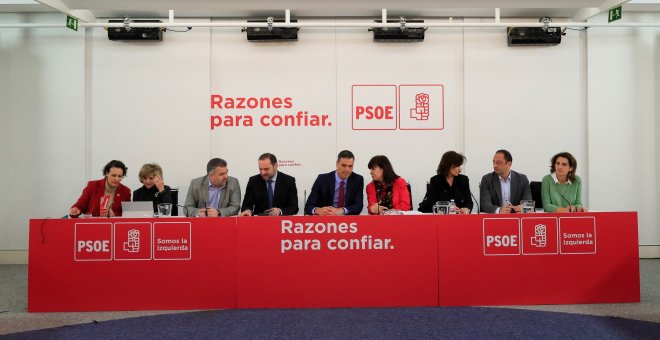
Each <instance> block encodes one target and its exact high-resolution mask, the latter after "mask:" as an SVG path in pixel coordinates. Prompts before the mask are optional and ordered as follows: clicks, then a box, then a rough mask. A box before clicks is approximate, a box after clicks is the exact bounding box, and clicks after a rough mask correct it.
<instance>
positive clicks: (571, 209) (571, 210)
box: [559, 192, 573, 212]
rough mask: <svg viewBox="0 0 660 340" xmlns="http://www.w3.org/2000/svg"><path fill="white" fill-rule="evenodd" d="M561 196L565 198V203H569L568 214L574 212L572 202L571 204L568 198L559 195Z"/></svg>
mask: <svg viewBox="0 0 660 340" xmlns="http://www.w3.org/2000/svg"><path fill="white" fill-rule="evenodd" d="M559 196H561V198H563V199H564V201H566V203H568V212H573V204H571V202H569V201H568V200H567V199H566V197H564V195H562V194H561V192H560V193H559Z"/></svg>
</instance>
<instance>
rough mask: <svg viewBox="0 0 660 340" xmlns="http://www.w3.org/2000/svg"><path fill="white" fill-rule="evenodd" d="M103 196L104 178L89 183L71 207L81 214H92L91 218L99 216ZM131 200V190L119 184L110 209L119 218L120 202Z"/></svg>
mask: <svg viewBox="0 0 660 340" xmlns="http://www.w3.org/2000/svg"><path fill="white" fill-rule="evenodd" d="M103 195H105V177H104V178H102V179H99V180H95V181H89V182H88V183H87V186H86V187H85V189H83V192H82V194H81V195H80V198H78V201H76V203H75V204H74V205H73V206H74V207H76V208H78V209H80V211H81V212H82V213H83V214H92V216H99V214H100V213H101V197H103ZM130 200H131V189H129V188H128V187H127V186H125V185H123V184H121V183H119V187H117V190H116V191H115V198H114V199H113V201H112V206H111V207H110V208H111V209H112V211H114V213H115V215H117V216H121V212H122V211H121V202H122V201H130Z"/></svg>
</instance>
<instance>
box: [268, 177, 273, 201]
mask: <svg viewBox="0 0 660 340" xmlns="http://www.w3.org/2000/svg"><path fill="white" fill-rule="evenodd" d="M272 207H273V180H272V179H269V180H268V208H272Z"/></svg>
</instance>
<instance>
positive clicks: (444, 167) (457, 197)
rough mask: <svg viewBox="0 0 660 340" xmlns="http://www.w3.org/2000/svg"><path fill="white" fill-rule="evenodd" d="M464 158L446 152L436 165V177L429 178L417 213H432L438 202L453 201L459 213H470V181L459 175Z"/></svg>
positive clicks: (453, 152)
mask: <svg viewBox="0 0 660 340" xmlns="http://www.w3.org/2000/svg"><path fill="white" fill-rule="evenodd" d="M465 160H466V159H465V156H463V155H462V154H460V153H458V152H456V151H447V152H445V153H444V154H443V155H442V158H441V159H440V164H438V170H437V171H436V172H437V175H435V176H433V177H431V179H430V181H429V186H428V190H427V192H426V195H425V196H424V200H423V201H422V202H421V203H420V204H419V211H421V212H426V213H430V212H433V205H434V204H435V203H436V202H438V201H450V200H454V203H456V206H457V207H458V208H459V213H461V214H469V213H470V211H472V206H473V203H472V194H471V193H470V181H469V179H468V177H467V176H465V175H461V166H463V163H465Z"/></svg>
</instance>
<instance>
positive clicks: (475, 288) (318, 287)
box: [28, 212, 640, 312]
mask: <svg viewBox="0 0 660 340" xmlns="http://www.w3.org/2000/svg"><path fill="white" fill-rule="evenodd" d="M639 299H640V287H639V257H638V239H637V214H636V213H634V212H613V213H579V214H528V215H520V214H518V215H509V216H506V217H501V216H500V215H476V214H473V215H466V216H461V215H451V216H438V215H413V216H343V217H318V216H293V217H243V218H237V217H232V218H174V217H173V218H160V219H137V218H113V219H107V218H92V219H33V220H30V250H29V265H28V311H30V312H48V311H109V310H157V309H181V310H184V309H215V308H261V307H266V308H272V307H358V306H359V307H364V306H452V305H512V304H569V303H605V302H639Z"/></svg>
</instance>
